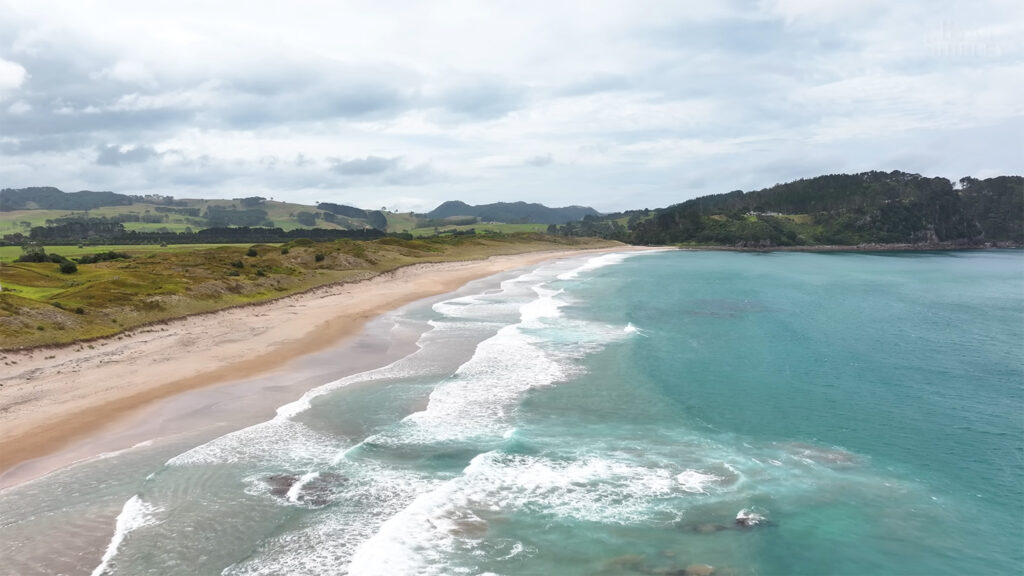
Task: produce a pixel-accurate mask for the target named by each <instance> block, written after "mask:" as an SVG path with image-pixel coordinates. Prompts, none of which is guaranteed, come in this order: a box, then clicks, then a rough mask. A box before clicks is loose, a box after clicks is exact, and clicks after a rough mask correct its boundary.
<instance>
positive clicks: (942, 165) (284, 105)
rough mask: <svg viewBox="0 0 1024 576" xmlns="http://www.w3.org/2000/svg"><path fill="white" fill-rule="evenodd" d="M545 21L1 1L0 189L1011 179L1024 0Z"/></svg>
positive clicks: (233, 193) (435, 195) (466, 13)
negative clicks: (862, 175) (900, 175)
mask: <svg viewBox="0 0 1024 576" xmlns="http://www.w3.org/2000/svg"><path fill="white" fill-rule="evenodd" d="M543 7H544V10H534V9H529V10H528V9H524V8H523V6H522V5H518V4H510V5H504V4H493V3H492V4H487V5H486V6H484V5H475V4H462V5H459V6H458V7H454V6H447V5H443V4H442V5H438V4H429V5H420V4H408V5H403V6H401V8H400V9H398V8H396V6H395V5H393V4H388V3H381V4H374V5H372V6H371V5H366V4H362V5H360V6H359V7H358V9H355V8H354V7H353V6H352V5H347V4H344V3H328V4H325V5H323V6H320V7H319V8H318V10H319V12H318V13H317V16H316V17H315V18H310V17H309V16H307V15H306V14H303V13H301V12H299V11H291V12H288V11H281V10H277V9H275V8H274V7H273V6H270V5H264V4H262V3H258V2H257V3H242V2H241V1H240V0H224V1H223V2H216V3H207V4H205V5H203V6H201V7H200V6H195V7H191V8H189V9H188V10H185V9H182V8H181V7H180V6H178V5H175V4H164V3H148V2H130V1H128V0H111V2H109V3H103V4H102V5H100V6H96V5H85V4H82V3H79V2H73V1H71V0H66V1H64V0H54V2H47V3H31V2H16V3H7V4H5V5H4V10H5V14H4V16H5V17H4V18H3V19H2V21H0V55H2V57H0V127H2V128H0V176H2V177H3V179H4V183H5V185H17V184H20V185H57V186H61V187H63V188H67V189H111V190H119V191H126V192H130V193H139V194H144V193H161V194H170V195H176V194H178V195H180V194H182V193H183V190H195V192H194V193H199V191H200V190H201V193H202V195H205V196H209V197H227V198H230V197H237V196H240V195H252V194H260V195H263V196H268V197H270V196H273V197H276V198H279V199H286V198H290V197H293V198H295V199H297V200H298V199H305V200H322V201H330V200H332V199H334V200H335V201H339V202H341V203H346V202H348V203H353V202H356V203H358V201H359V200H360V199H361V198H381V199H382V201H383V200H385V199H386V200H387V204H388V205H389V206H391V205H392V204H394V203H395V202H399V203H400V202H403V201H407V202H409V203H410V204H416V205H417V206H416V207H417V209H419V207H431V206H432V205H437V204H439V203H440V202H441V201H444V200H448V199H451V198H453V197H461V198H463V199H465V200H467V201H472V202H474V203H486V202H493V201H501V200H509V201H511V200H520V199H522V200H530V201H543V202H555V203H558V204H588V205H594V206H595V207H597V208H599V209H601V210H619V209H624V208H630V207H634V204H636V203H643V204H645V205H646V206H648V207H656V206H658V205H667V204H672V203H675V202H679V201H682V200H685V199H686V198H688V197H692V196H695V195H700V194H709V193H716V192H723V191H728V190H732V189H736V188H743V189H750V188H756V187H759V186H766V185H771V184H773V183H775V182H780V181H784V180H786V179H790V178H793V177H806V176H814V175H816V174H819V173H829V172H836V171H848V170H868V169H876V168H877V169H896V168H898V169H902V170H909V171H916V172H921V173H928V174H930V175H941V176H948V177H961V176H964V175H967V174H972V173H975V172H976V173H978V174H979V175H991V174H993V173H999V172H1004V173H1007V172H1013V171H1019V166H1020V165H1021V164H1022V162H1024V159H1022V158H1021V156H1020V153H1019V149H1020V146H1019V140H1020V139H1019V134H1020V133H1021V130H1022V129H1024V127H1022V126H1021V122H1022V120H1021V119H1022V118H1024V104H1022V103H1021V101H1020V99H1019V98H1016V97H1015V96H1016V95H1017V94H1020V93H1024V64H1022V63H1024V43H1020V42H1019V41H1017V39H1019V38H1020V37H1021V36H1022V35H1024V5H1022V4H1021V3H1019V2H1005V1H1001V0H991V1H986V0H983V1H982V2H980V3H979V4H977V6H975V5H971V6H970V7H968V6H967V5H962V4H958V3H940V4H937V5H936V4H934V3H931V2H926V1H924V0H908V1H907V2H900V3H892V2H881V1H880V0H866V1H863V2H862V1H859V0H837V2H833V3H828V5H827V6H824V5H822V4H821V3H816V2H813V1H810V0H732V1H727V2H714V3H704V4H694V3H681V2H654V3H648V4H645V5H644V9H643V10H638V9H637V8H636V5H635V3H633V2H629V1H626V0H610V1H608V2H602V3H598V4H595V5H593V6H588V9H587V10H586V11H580V10H579V9H578V6H577V5H575V4H574V3H572V2H563V1H560V0H550V1H548V2H545V3H544V6H543ZM1009 127H1012V129H1011V128H1009ZM122 143H128V144H130V145H123V144H122ZM158 150H160V151H165V152H164V153H158V152H157V151H158ZM920 150H927V151H928V152H927V153H920V152H915V151H920ZM523 151H529V152H527V153H525V154H524V152H523ZM531 154H533V155H532V156H531ZM556 158H557V160H558V161H557V162H556V161H555V159H556ZM893 164H905V165H893ZM737 166H742V167H743V169H737ZM111 167H116V168H117V169H116V170H112V169H111ZM541 167H543V168H544V169H543V170H540V169H535V168H541ZM41 178H42V179H45V181H40V179H41ZM199 186H201V189H198V188H194V187H199ZM412 187H415V188H412ZM410 189H414V190H415V194H406V193H405V192H406V191H407V190H410ZM402 199H405V200H402ZM375 202H376V201H375Z"/></svg>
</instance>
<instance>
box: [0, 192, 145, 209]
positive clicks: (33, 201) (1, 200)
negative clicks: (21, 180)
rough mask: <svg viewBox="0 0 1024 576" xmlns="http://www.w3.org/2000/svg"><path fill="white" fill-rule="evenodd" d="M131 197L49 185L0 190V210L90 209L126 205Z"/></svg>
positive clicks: (130, 201)
mask: <svg viewBox="0 0 1024 576" xmlns="http://www.w3.org/2000/svg"><path fill="white" fill-rule="evenodd" d="M131 203H132V197H131V196H126V195H124V194H117V193H115V192H90V191H88V190H83V191H81V192H61V191H60V190H58V189H57V188H53V187H51V186H47V187H36V188H17V189H15V188H4V189H3V190H0V212H10V211H12V210H92V209H93V208H99V207H101V206H127V205H129V204H131Z"/></svg>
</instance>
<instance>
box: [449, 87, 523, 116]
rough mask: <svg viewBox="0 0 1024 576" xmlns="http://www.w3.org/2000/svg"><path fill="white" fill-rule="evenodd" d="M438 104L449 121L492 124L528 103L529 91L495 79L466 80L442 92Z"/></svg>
mask: <svg viewBox="0 0 1024 576" xmlns="http://www.w3.org/2000/svg"><path fill="white" fill-rule="evenodd" d="M436 103H437V104H438V105H439V106H440V107H441V108H442V109H443V110H444V111H445V112H446V113H447V115H446V117H447V118H449V119H456V120H460V121H473V120H490V119H495V118H500V117H502V116H505V115H506V114H508V113H509V112H512V111H513V110H516V109H518V108H520V107H522V106H524V105H525V103H526V89H525V88H523V87H521V86H516V85H514V84H512V83H510V82H507V81H505V80H502V79H500V78H495V77H487V76H482V77H478V78H472V79H464V80H462V81H460V82H458V83H456V84H454V85H451V86H447V87H445V88H444V89H443V90H441V92H440V94H439V95H438V96H437V98H436Z"/></svg>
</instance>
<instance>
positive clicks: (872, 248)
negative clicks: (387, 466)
mask: <svg viewBox="0 0 1024 576" xmlns="http://www.w3.org/2000/svg"><path fill="white" fill-rule="evenodd" d="M671 246H672V247H673V248H677V249H679V250H694V251H699V250H715V251H720V252H859V253H863V254H871V253H876V252H948V251H958V252H960V251H967V250H979V251H980V250H1020V249H1021V248H1024V246H1018V245H1016V244H1011V243H1002V244H998V245H992V246H976V245H970V246H967V245H957V244H942V243H933V244H856V245H848V244H822V245H801V246H723V245H716V244H710V245H706V246H705V245H694V246H689V245H685V244H674V245H671Z"/></svg>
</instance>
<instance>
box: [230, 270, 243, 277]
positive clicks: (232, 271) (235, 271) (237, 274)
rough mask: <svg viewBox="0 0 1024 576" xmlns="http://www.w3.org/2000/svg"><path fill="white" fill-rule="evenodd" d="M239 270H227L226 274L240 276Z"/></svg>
mask: <svg viewBox="0 0 1024 576" xmlns="http://www.w3.org/2000/svg"><path fill="white" fill-rule="evenodd" d="M240 275H241V272H239V271H238V270H228V276H240Z"/></svg>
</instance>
